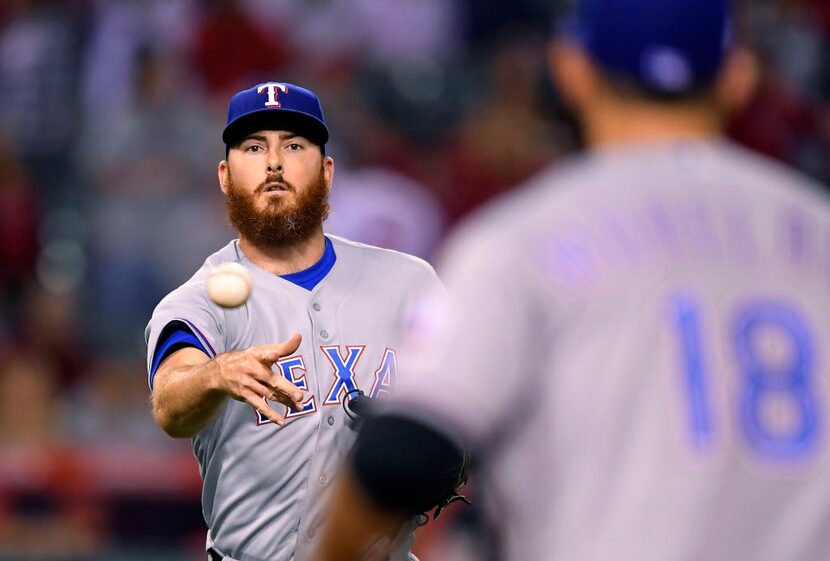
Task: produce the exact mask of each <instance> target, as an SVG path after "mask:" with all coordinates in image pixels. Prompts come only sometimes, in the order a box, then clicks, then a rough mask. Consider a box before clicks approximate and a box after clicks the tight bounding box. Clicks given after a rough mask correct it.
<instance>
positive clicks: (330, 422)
mask: <svg viewBox="0 0 830 561" xmlns="http://www.w3.org/2000/svg"><path fill="white" fill-rule="evenodd" d="M327 421H328V423H329V426H332V425H333V424H334V417H332V416H331V415H329V418H328V419H327Z"/></svg>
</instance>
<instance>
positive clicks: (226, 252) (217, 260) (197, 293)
mask: <svg viewBox="0 0 830 561" xmlns="http://www.w3.org/2000/svg"><path fill="white" fill-rule="evenodd" d="M239 261H240V257H239V251H238V248H237V241H236V240H234V241H231V242H229V243H228V244H227V245H225V246H224V247H222V248H221V249H220V250H218V251H216V252H215V253H213V254H211V255H210V256H208V257H207V258H206V259H205V262H204V263H203V264H202V266H201V267H199V269H198V270H197V271H196V272H195V273H193V275H192V276H191V277H190V278H189V279H187V280H186V281H185V282H183V283H182V284H181V285H179V286H178V287H176V288H175V289H173V290H172V291H170V292H169V293H168V294H167V296H165V297H164V298H162V300H161V302H159V305H158V308H162V307H163V306H165V305H169V304H171V303H182V302H187V301H190V302H194V303H196V302H199V303H204V304H208V303H209V299H208V296H207V290H206V284H207V277H208V273H210V271H211V269H213V268H215V267H217V266H218V265H221V264H222V263H232V262H239Z"/></svg>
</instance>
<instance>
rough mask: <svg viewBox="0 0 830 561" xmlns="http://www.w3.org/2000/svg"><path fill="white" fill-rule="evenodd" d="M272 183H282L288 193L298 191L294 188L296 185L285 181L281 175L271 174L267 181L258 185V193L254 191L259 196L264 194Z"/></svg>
mask: <svg viewBox="0 0 830 561" xmlns="http://www.w3.org/2000/svg"><path fill="white" fill-rule="evenodd" d="M271 183H280V184H282V185H284V186H285V190H286V191H296V190H297V189H296V188H295V187H294V185H292V184H291V183H289V182H288V181H286V180H285V178H284V177H283V175H282V174H281V173H269V174H268V175H267V176H265V181H263V182H262V183H260V184H259V185H257V188H256V191H254V193H255V194H257V195H258V194H260V193H262V192H263V191H264V190H265V188H266V187H267V186H268V185H269V184H271Z"/></svg>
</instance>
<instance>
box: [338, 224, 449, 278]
mask: <svg viewBox="0 0 830 561" xmlns="http://www.w3.org/2000/svg"><path fill="white" fill-rule="evenodd" d="M326 237H328V238H329V239H330V240H331V243H332V245H333V246H334V253H335V255H337V258H338V260H339V259H341V258H342V259H344V260H353V261H356V262H360V265H361V267H363V268H365V269H370V270H380V271H382V272H389V271H396V272H401V273H407V272H409V273H412V274H428V275H434V274H435V272H434V270H433V268H432V265H430V264H429V263H428V262H426V261H425V260H423V259H421V258H420V257H416V256H414V255H410V254H408V253H403V252H401V251H395V250H393V249H386V248H382V247H377V246H373V245H369V244H365V243H360V242H356V241H353V240H349V239H346V238H343V237H341V236H335V235H332V234H328V233H327V234H326Z"/></svg>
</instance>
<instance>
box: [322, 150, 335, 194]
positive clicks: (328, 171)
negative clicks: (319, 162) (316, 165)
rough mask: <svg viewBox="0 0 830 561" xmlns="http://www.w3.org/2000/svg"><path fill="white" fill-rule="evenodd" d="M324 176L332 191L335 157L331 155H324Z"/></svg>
mask: <svg viewBox="0 0 830 561" xmlns="http://www.w3.org/2000/svg"><path fill="white" fill-rule="evenodd" d="M323 177H325V179H326V185H328V186H329V189H328V190H329V191H331V186H332V181H333V180H334V159H332V157H331V156H324V157H323Z"/></svg>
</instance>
